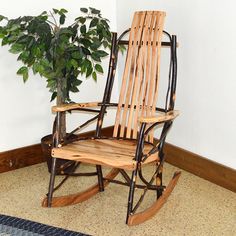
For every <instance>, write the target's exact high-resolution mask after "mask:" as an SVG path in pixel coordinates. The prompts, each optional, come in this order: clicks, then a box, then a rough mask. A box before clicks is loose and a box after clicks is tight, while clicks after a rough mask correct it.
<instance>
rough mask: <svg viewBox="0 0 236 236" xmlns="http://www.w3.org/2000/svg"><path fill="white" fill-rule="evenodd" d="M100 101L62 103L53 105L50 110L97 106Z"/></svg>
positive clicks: (57, 110)
mask: <svg viewBox="0 0 236 236" xmlns="http://www.w3.org/2000/svg"><path fill="white" fill-rule="evenodd" d="M99 103H100V102H86V103H69V104H63V105H60V106H53V107H52V112H62V111H69V110H73V109H78V108H84V107H98V106H99Z"/></svg>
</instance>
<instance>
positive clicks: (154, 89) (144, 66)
mask: <svg viewBox="0 0 236 236" xmlns="http://www.w3.org/2000/svg"><path fill="white" fill-rule="evenodd" d="M164 17H165V13H164V12H158V11H142V12H136V13H135V15H134V20H133V23H132V27H131V31H130V38H129V47H128V52H127V57H126V65H125V70H124V74H123V81H122V87H121V93H120V98H119V103H118V108H117V114H116V121H115V126H114V131H113V136H114V137H126V138H130V137H131V136H132V138H137V132H138V117H139V116H140V115H141V114H142V115H152V114H153V113H154V112H155V106H156V102H157V95H158V80H159V76H160V69H159V64H160V48H161V40H162V31H163V24H164ZM122 106H123V109H122ZM129 106H130V108H129ZM150 139H151V140H153V137H150Z"/></svg>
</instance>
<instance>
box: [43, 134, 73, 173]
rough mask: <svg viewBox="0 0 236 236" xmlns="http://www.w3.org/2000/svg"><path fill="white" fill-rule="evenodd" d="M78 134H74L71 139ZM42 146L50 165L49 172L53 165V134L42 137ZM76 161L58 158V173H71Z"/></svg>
mask: <svg viewBox="0 0 236 236" xmlns="http://www.w3.org/2000/svg"><path fill="white" fill-rule="evenodd" d="M76 137H77V136H76V135H72V136H71V137H70V139H75V138H76ZM41 147H42V151H43V155H44V157H45V159H46V161H47V166H48V172H49V173H51V167H52V156H51V150H52V135H47V136H45V137H43V138H42V139H41ZM75 164H76V162H75V161H68V160H65V159H60V158H58V159H57V162H56V174H57V175H59V174H65V173H70V172H71V171H73V170H74V167H75Z"/></svg>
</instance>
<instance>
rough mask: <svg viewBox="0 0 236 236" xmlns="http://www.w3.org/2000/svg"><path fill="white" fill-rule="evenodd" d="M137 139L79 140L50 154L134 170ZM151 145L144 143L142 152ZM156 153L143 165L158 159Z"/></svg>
mask: <svg viewBox="0 0 236 236" xmlns="http://www.w3.org/2000/svg"><path fill="white" fill-rule="evenodd" d="M136 146H137V141H134V140H109V139H95V140H81V141H76V142H74V143H71V144H67V145H66V146H63V147H60V148H53V149H52V156H53V157H56V158H63V159H67V160H74V161H80V162H86V163H90V164H96V165H104V166H110V167H114V168H121V169H126V170H134V169H135V167H136V161H135V160H133V158H134V157H135V151H136ZM151 148H152V145H150V144H145V146H144V154H146V153H147V152H148V151H149V150H151ZM158 160H159V157H158V153H155V154H153V155H151V156H149V158H148V159H147V160H146V161H145V162H144V163H143V165H145V164H148V163H151V162H154V161H158Z"/></svg>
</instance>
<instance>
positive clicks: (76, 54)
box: [71, 52, 83, 59]
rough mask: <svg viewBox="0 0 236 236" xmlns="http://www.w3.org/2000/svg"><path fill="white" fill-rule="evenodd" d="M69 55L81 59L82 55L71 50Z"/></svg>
mask: <svg viewBox="0 0 236 236" xmlns="http://www.w3.org/2000/svg"><path fill="white" fill-rule="evenodd" d="M71 55H72V57H73V58H74V59H81V58H82V57H83V56H82V55H81V54H80V53H79V52H73V53H72V54H71Z"/></svg>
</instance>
